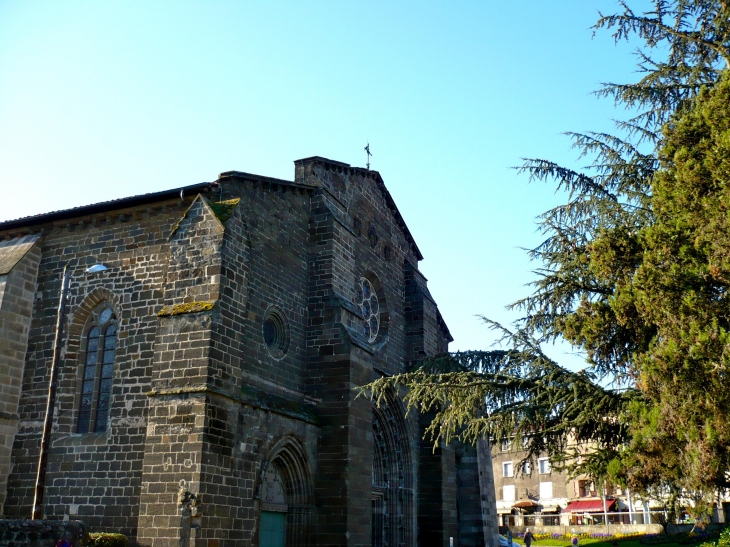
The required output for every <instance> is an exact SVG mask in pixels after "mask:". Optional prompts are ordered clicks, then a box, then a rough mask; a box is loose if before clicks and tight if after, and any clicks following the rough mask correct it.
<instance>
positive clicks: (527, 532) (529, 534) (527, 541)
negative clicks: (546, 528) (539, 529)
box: [523, 528, 535, 547]
mask: <svg viewBox="0 0 730 547" xmlns="http://www.w3.org/2000/svg"><path fill="white" fill-rule="evenodd" d="M523 539H524V540H525V547H530V545H532V540H533V539H535V538H534V537H533V535H532V532H530V529H529V528H528V529H527V530H525V537H524V538H523Z"/></svg>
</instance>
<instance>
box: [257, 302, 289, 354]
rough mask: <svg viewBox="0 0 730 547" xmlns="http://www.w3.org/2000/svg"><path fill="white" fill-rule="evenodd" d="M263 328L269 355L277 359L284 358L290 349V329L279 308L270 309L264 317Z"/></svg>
mask: <svg viewBox="0 0 730 547" xmlns="http://www.w3.org/2000/svg"><path fill="white" fill-rule="evenodd" d="M262 328H263V335H264V343H265V344H266V347H267V348H268V349H269V353H271V355H273V356H274V357H276V358H277V359H278V358H281V357H284V355H286V351H287V350H288V349H289V327H288V325H287V322H286V317H285V316H284V313H283V312H282V311H281V310H279V309H278V308H269V309H268V310H267V311H266V315H264V323H263V327H262Z"/></svg>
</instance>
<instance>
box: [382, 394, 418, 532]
mask: <svg viewBox="0 0 730 547" xmlns="http://www.w3.org/2000/svg"><path fill="white" fill-rule="evenodd" d="M411 452H412V450H411V440H410V436H409V434H408V427H407V425H406V422H405V418H404V413H403V410H402V408H401V405H400V403H399V402H398V400H397V399H396V397H395V396H394V395H393V394H392V393H388V394H387V395H386V397H385V400H384V401H381V404H380V406H379V407H378V406H373V468H372V545H373V547H410V546H411V545H413V510H414V506H413V465H412V461H413V460H412V454H411Z"/></svg>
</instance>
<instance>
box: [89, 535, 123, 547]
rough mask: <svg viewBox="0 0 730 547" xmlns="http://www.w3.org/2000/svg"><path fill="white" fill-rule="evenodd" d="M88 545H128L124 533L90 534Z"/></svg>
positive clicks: (100, 546)
mask: <svg viewBox="0 0 730 547" xmlns="http://www.w3.org/2000/svg"><path fill="white" fill-rule="evenodd" d="M88 547H127V536H125V535H124V534H107V533H101V534H89V543H88Z"/></svg>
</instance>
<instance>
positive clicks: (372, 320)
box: [357, 277, 380, 342]
mask: <svg viewBox="0 0 730 547" xmlns="http://www.w3.org/2000/svg"><path fill="white" fill-rule="evenodd" d="M357 298H358V303H359V305H360V310H361V311H362V315H363V317H364V318H365V329H364V331H365V337H366V338H367V339H368V342H375V339H376V338H377V337H378V330H380V305H379V304H378V296H377V295H376V294H375V289H373V284H372V283H370V281H369V280H368V279H367V278H365V277H361V278H360V286H359V287H358V290H357Z"/></svg>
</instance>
